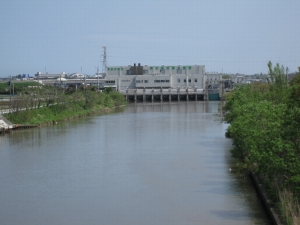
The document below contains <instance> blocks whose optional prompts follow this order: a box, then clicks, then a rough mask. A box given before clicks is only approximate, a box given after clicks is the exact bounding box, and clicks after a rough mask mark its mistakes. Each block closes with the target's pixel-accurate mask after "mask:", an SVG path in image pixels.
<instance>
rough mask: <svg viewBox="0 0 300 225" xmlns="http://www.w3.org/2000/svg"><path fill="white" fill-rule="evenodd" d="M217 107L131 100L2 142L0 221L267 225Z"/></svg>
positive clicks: (32, 224) (216, 104)
mask: <svg viewBox="0 0 300 225" xmlns="http://www.w3.org/2000/svg"><path fill="white" fill-rule="evenodd" d="M220 104H221V103H220V102H181V103H162V104H161V103H154V104H151V103H145V104H143V103H140V104H130V105H129V106H128V107H127V108H126V109H125V110H124V111H122V112H116V113H112V114H108V115H94V116H89V117H84V118H80V119H78V120H72V121H68V122H62V123H58V124H57V125H54V126H47V127H41V128H34V129H28V130H19V131H14V132H13V133H12V134H6V135H5V136H0V202H1V203H0V224H1V225H20V224H22V225H27V224H28V225H41V224H43V225H48V224H51V225H52V224H55V225H76V224H80V225H84V224H86V225H94V224H95V225H96V224H97V225H98V224H103V225H189V224H197V225H199V224H205V225H207V224H214V225H215V224H224V225H225V224H226V225H227V224H228V225H229V224H230V225H235V224H238V225H241V224H243V225H248V224H270V222H269V220H268V218H267V217H266V214H265V211H264V210H263V208H262V206H261V202H260V201H259V199H258V198H257V195H256V193H255V191H254V189H253V187H252V185H251V183H250V181H249V180H248V179H247V178H246V179H243V176H241V175H239V174H238V173H237V172H236V171H235V170H234V167H233V166H232V164H233V163H234V162H233V161H232V159H231V158H230V153H229V150H230V148H231V140H230V139H226V138H225V137H224V132H225V130H226V128H227V125H225V124H221V123H220V122H216V121H215V118H214V116H213V114H214V113H216V112H217V111H218V108H219V107H220ZM229 168H233V169H232V171H229Z"/></svg>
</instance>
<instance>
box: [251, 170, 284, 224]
mask: <svg viewBox="0 0 300 225" xmlns="http://www.w3.org/2000/svg"><path fill="white" fill-rule="evenodd" d="M250 178H251V180H252V181H253V184H254V186H255V188H256V190H257V192H258V194H259V196H260V198H261V200H262V202H263V204H264V207H265V208H266V210H267V212H268V214H269V216H270V219H271V220H272V222H273V224H274V225H283V223H282V222H281V220H280V219H279V216H278V214H277V212H276V211H275V205H274V203H273V202H272V201H271V199H270V198H269V197H268V195H267V193H266V191H265V189H264V186H263V184H262V183H261V182H260V181H259V179H258V177H257V176H256V175H255V174H254V173H250Z"/></svg>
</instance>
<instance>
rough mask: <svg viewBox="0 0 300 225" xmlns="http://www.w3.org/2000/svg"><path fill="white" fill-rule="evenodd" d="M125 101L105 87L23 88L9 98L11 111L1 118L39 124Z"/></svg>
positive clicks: (95, 110) (16, 122) (111, 106)
mask: <svg viewBox="0 0 300 225" xmlns="http://www.w3.org/2000/svg"><path fill="white" fill-rule="evenodd" d="M124 104H126V102H125V101H124V97H123V96H122V95H121V94H119V93H117V92H115V91H113V90H112V88H106V89H105V90H104V91H103V92H97V91H96V89H95V88H86V89H81V90H75V89H67V90H65V89H61V88H55V87H53V86H40V87H35V88H33V87H31V88H23V89H22V91H19V92H18V94H17V96H16V97H15V98H14V99H13V100H12V102H11V106H10V109H11V111H12V112H13V113H9V114H6V115H5V117H6V118H7V119H8V120H10V121H11V122H12V123H15V124H43V123H48V122H56V121H59V120H64V119H67V118H72V117H76V116H81V115H87V114H91V113H93V112H99V111H104V110H107V109H108V108H114V107H118V106H121V105H124Z"/></svg>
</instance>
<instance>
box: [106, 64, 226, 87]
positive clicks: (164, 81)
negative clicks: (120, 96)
mask: <svg viewBox="0 0 300 225" xmlns="http://www.w3.org/2000/svg"><path fill="white" fill-rule="evenodd" d="M208 76H209V78H210V77H211V76H210V75H207V74H206V73H205V66H203V65H193V66H190V65H176V66H175V65H173V66H172V65H171V66H164V65H161V66H148V65H145V66H140V64H139V65H138V66H136V65H135V64H134V66H131V65H129V66H111V67H107V68H106V78H105V80H107V81H110V82H111V83H115V85H116V87H117V89H118V90H125V89H152V88H154V89H156V88H198V89H205V84H206V80H207V77H208ZM220 77H222V76H218V80H220V79H221V78H220ZM210 79H212V78H210ZM214 79H217V77H216V78H214Z"/></svg>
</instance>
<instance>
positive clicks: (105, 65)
mask: <svg viewBox="0 0 300 225" xmlns="http://www.w3.org/2000/svg"><path fill="white" fill-rule="evenodd" d="M102 48H103V54H102V57H103V58H102V74H103V77H105V76H106V67H107V61H106V46H103V47H102Z"/></svg>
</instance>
